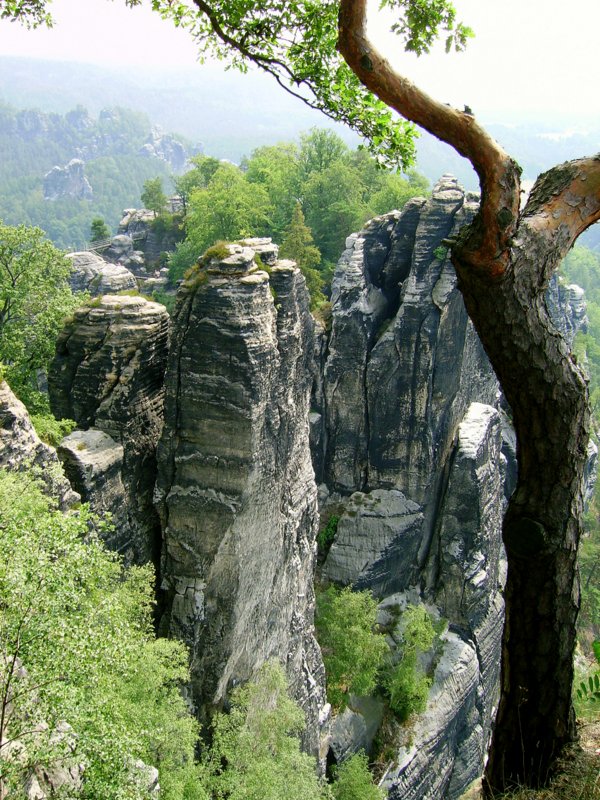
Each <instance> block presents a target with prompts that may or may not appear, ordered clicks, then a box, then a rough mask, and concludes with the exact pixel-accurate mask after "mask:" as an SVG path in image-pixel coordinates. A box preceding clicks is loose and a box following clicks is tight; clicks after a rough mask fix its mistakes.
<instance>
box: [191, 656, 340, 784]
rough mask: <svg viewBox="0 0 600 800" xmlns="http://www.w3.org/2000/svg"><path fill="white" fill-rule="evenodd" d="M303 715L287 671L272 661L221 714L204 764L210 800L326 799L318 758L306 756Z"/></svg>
mask: <svg viewBox="0 0 600 800" xmlns="http://www.w3.org/2000/svg"><path fill="white" fill-rule="evenodd" d="M303 725H304V715H303V713H302V711H301V709H300V708H299V707H298V705H297V704H296V703H295V702H294V701H293V700H291V699H290V697H289V696H288V693H287V682H286V678H285V674H284V672H283V669H282V667H281V666H280V665H279V664H277V663H275V662H268V663H267V664H265V665H264V666H263V668H262V669H261V670H260V672H259V674H258V676H257V678H256V680H255V681H253V682H251V683H248V684H246V685H245V686H241V687H239V688H238V689H235V690H234V691H233V692H232V694H231V711H230V713H229V714H217V715H216V717H215V720H214V723H213V740H212V746H211V748H210V750H209V752H208V754H207V756H206V757H205V759H204V770H205V782H206V785H207V786H208V787H209V789H210V791H211V795H210V796H211V797H212V798H215V800H216V799H217V798H219V800H220V799H221V798H227V800H282V799H283V798H285V800H321V798H322V796H323V793H324V792H325V791H326V787H325V786H324V785H323V784H322V782H321V781H320V780H319V779H318V778H317V774H316V764H315V760H314V758H311V756H309V755H307V754H306V753H303V752H301V750H300V741H299V739H298V735H299V734H300V732H301V730H302V728H303Z"/></svg>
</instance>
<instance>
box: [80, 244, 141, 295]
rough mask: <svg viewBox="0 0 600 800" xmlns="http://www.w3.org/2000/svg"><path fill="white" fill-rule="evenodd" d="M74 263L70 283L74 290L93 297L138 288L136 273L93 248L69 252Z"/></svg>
mask: <svg viewBox="0 0 600 800" xmlns="http://www.w3.org/2000/svg"><path fill="white" fill-rule="evenodd" d="M67 258H68V259H70V260H71V263H72V264H73V267H72V270H71V276H70V278H69V285H70V286H71V289H72V290H73V291H74V292H89V293H90V294H91V295H92V297H95V296H97V295H102V294H117V293H118V292H123V291H130V290H136V289H137V281H136V279H135V275H133V273H131V272H130V271H129V270H128V269H126V268H125V267H123V266H121V265H120V264H111V263H109V262H108V261H105V260H104V259H103V258H102V256H99V255H98V254H97V253H94V252H93V251H91V250H85V251H82V252H77V253H67Z"/></svg>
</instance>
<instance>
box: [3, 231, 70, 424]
mask: <svg viewBox="0 0 600 800" xmlns="http://www.w3.org/2000/svg"><path fill="white" fill-rule="evenodd" d="M70 271H71V265H70V263H69V262H68V261H67V260H66V259H65V258H64V257H63V255H62V253H61V252H59V251H58V250H57V249H56V248H55V247H54V245H52V244H51V243H50V242H49V241H47V240H46V239H45V236H44V233H43V231H41V230H40V229H39V228H28V227H27V226H25V225H19V226H18V227H17V228H13V227H11V226H8V225H4V224H3V223H2V222H1V221H0V360H1V361H2V362H3V363H4V365H5V377H6V379H7V380H8V382H9V383H10V385H11V387H12V388H13V390H14V391H15V392H16V393H17V394H18V396H19V397H20V399H21V400H23V402H24V403H25V404H26V405H28V407H30V408H32V409H33V410H34V411H38V412H39V411H42V412H44V411H47V405H46V403H45V402H44V399H43V396H42V395H41V394H40V392H39V391H37V387H36V384H35V376H36V373H37V371H38V370H40V369H46V368H47V366H48V363H49V361H50V359H51V358H52V357H53V355H54V346H55V342H56V337H57V335H58V331H59V330H60V328H61V326H62V322H63V320H64V318H65V317H66V316H68V315H69V314H70V313H71V312H72V311H73V310H74V309H75V308H76V307H77V305H79V304H80V303H81V301H82V299H84V296H83V295H79V296H76V295H73V293H72V292H71V289H70V288H69V285H68V283H67V278H68V276H69V274H70Z"/></svg>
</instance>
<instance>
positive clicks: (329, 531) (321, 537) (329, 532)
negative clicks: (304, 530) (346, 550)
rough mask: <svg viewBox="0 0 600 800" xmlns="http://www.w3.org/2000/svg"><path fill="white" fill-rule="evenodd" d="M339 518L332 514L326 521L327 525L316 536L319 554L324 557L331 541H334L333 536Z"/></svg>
mask: <svg viewBox="0 0 600 800" xmlns="http://www.w3.org/2000/svg"><path fill="white" fill-rule="evenodd" d="M339 521H340V518H339V516H338V515H336V514H332V515H331V516H330V517H329V519H328V520H327V524H326V525H325V526H324V527H323V528H321V530H320V531H319V533H318V534H317V545H318V547H319V552H320V553H322V554H323V555H324V556H325V555H327V553H328V552H329V548H330V547H331V545H332V544H333V540H334V539H335V534H336V533H337V526H338V522H339Z"/></svg>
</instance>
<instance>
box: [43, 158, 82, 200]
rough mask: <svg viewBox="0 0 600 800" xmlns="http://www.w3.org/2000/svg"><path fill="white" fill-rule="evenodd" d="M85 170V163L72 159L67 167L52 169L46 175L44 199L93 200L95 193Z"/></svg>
mask: <svg viewBox="0 0 600 800" xmlns="http://www.w3.org/2000/svg"><path fill="white" fill-rule="evenodd" d="M84 169H85V165H84V162H83V161H82V160H81V159H79V158H73V159H71V161H69V163H68V164H67V165H66V166H65V167H58V166H57V167H52V169H51V170H50V172H47V173H46V174H45V175H44V199H45V200H58V199H59V198H62V197H72V198H73V199H75V200H91V199H92V197H93V196H94V192H93V190H92V187H91V185H90V182H89V181H88V179H87V178H86V176H85V173H84Z"/></svg>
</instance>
